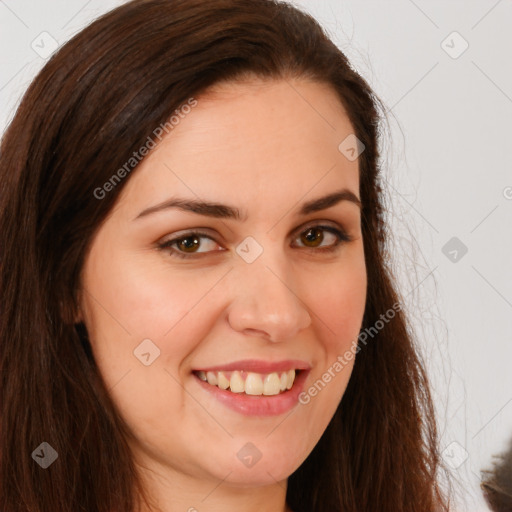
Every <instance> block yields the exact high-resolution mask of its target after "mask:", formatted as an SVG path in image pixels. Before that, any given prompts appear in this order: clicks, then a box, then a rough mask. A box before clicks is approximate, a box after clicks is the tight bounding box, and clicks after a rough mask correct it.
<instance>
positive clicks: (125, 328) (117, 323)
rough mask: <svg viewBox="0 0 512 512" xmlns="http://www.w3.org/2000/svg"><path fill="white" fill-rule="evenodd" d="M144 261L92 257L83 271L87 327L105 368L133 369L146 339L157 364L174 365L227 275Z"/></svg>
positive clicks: (202, 326)
mask: <svg viewBox="0 0 512 512" xmlns="http://www.w3.org/2000/svg"><path fill="white" fill-rule="evenodd" d="M144 258H145V256H144V255H143V254H142V255H140V258H139V256H134V255H130V256H125V257H123V255H122V254H120V255H119V256H118V257H115V255H111V256H110V257H109V258H106V257H101V255H100V254H94V253H93V254H92V257H91V260H90V261H89V263H88V264H87V265H86V267H85V269H84V288H85V290H86V293H85V296H84V299H85V301H84V302H85V306H86V307H85V308H84V311H85V312H86V317H87V320H86V325H87V329H88V332H89V336H90V338H91V343H92V344H93V350H94V351H95V356H96V357H97V359H98V361H100V362H103V363H104V365H103V366H105V365H108V366H110V367H112V366H114V367H118V366H121V365H124V366H126V365H127V364H129V363H130V364H131V361H132V360H133V359H134V354H133V351H134V350H136V348H137V347H138V346H139V345H140V344H141V343H142V342H143V340H146V339H150V340H151V341H152V342H153V343H154V344H155V346H156V347H158V350H159V351H160V355H159V358H160V361H159V362H160V363H162V362H164V361H165V362H170V363H171V364H172V361H173V360H175V361H177V360H179V359H182V358H183V357H185V356H186V354H187V353H188V352H189V351H190V350H192V349H193V348H194V343H195V341H194V340H201V337H200V336H201V333H202V332H205V331H207V328H208V321H209V318H210V316H211V315H210V316H208V315H206V314H205V310H204V307H205V303H208V300H207V298H208V295H209V293H210V292H211V291H212V290H213V289H214V288H215V286H216V284H217V283H219V280H220V279H221V278H222V275H223V274H224V273H225V270H224V271H221V270H220V269H219V270H211V271H209V272H205V273H201V272H199V271H195V272H194V271H192V270H189V271H188V272H187V271H182V272H178V271H176V270H174V271H172V272H171V271H170V270H169V265H168V264H167V265H166V264H165V262H164V263H161V262H156V263H155V264H154V265H147V264H146V265H143V263H144V262H143V260H144ZM198 316H199V318H200V319H201V321H200V322H199V321H198Z"/></svg>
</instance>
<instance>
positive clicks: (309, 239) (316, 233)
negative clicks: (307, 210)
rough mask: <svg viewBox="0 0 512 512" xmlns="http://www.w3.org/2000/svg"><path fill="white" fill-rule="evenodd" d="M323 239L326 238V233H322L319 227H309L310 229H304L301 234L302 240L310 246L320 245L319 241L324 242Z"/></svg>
mask: <svg viewBox="0 0 512 512" xmlns="http://www.w3.org/2000/svg"><path fill="white" fill-rule="evenodd" d="M323 239H324V235H323V233H322V230H321V229H319V228H318V227H315V228H309V229H308V230H306V231H304V233H303V234H302V236H301V240H302V241H303V242H304V243H305V244H306V245H307V246H308V247H318V245H319V243H322V241H323ZM318 242H319V243H318ZM309 244H312V245H309Z"/></svg>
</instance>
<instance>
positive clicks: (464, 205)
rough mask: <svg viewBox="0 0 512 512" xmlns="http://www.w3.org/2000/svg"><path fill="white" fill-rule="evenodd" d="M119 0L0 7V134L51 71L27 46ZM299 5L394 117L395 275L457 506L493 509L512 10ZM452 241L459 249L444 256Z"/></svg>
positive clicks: (510, 196)
mask: <svg viewBox="0 0 512 512" xmlns="http://www.w3.org/2000/svg"><path fill="white" fill-rule="evenodd" d="M121 3H123V2H121V1H114V0H108V1H100V0H89V1H86V0H66V1H65V0H51V1H50V0H46V1H44V2H42V1H39V2H37V1H35V0H32V1H28V0H0V29H1V34H0V43H1V45H0V64H1V66H0V105H1V111H0V130H1V131H3V129H4V127H5V126H6V125H7V123H8V121H9V120H10V119H11V118H12V116H13V114H14V111H15V109H16V106H17V104H18V101H19V99H20V97H21V94H22V92H23V91H24V90H25V89H26V87H27V86H28V84H29V83H30V81H31V80H32V78H33V77H34V76H35V74H36V72H37V71H38V70H39V69H40V68H41V66H42V65H43V64H44V62H45V59H44V58H42V57H41V56H39V55H38V54H37V53H36V51H35V50H34V49H33V48H32V45H33V46H36V45H39V48H40V50H39V51H40V53H41V52H43V51H44V48H46V49H47V50H48V49H51V38H54V39H55V41H56V42H57V43H58V44H62V43H64V42H65V41H66V40H67V39H69V38H70V37H71V36H72V35H73V34H75V33H76V32H78V31H79V30H80V29H81V28H83V27H84V26H85V24H87V23H88V22H89V21H91V20H92V19H94V18H95V17H97V16H98V15H100V14H102V13H103V12H105V11H107V10H109V9H110V8H112V7H115V6H116V5H120V4H121ZM293 3H295V4H296V5H298V6H302V7H303V8H305V9H306V10H308V11H309V12H310V13H311V14H313V16H314V17H315V18H317V19H318V20H319V21H320V22H321V24H322V25H323V26H324V27H325V29H326V30H327V31H328V33H329V35H330V36H331V37H332V38H333V39H334V41H335V42H336V43H337V44H338V46H339V47H340V48H341V49H342V50H343V51H344V52H345V53H346V54H347V56H348V57H349V59H350V60H351V62H352V63H353V65H354V67H355V68H356V69H357V70H358V71H359V72H360V73H361V74H362V75H363V76H364V77H365V78H366V79H367V80H368V82H369V83H370V85H371V86H372V87H373V88H374V90H375V92H376V93H377V95H378V96H379V97H380V98H381V99H382V100H383V101H384V102H385V105H386V107H387V109H388V120H389V126H384V129H385V130H388V133H387V135H386V136H385V138H384V139H383V141H382V152H383V161H382V165H383V173H384V175H385V183H386V186H387V190H388V191H389V201H390V204H389V214H390V215H389V221H390V223H391V227H392V231H393V234H394V246H393V251H394V255H395V263H394V266H395V268H396V272H397V275H398V277H399V280H400V286H401V290H402V294H403V296H404V298H405V303H406V304H407V307H408V310H409V312H410V314H411V319H412V321H413V324H414V326H415V329H416V332H417V336H418V340H419V343H420V345H421V348H422V351H423V353H424V356H425V358H426V360H427V364H428V369H429V372H430V375H431V378H432V380H433V391H434V397H435V401H436V407H437V409H438V414H439V427H440V433H441V435H442V449H443V450H444V449H445V448H446V451H445V452H444V454H445V457H446V460H447V462H448V463H449V464H450V465H451V466H452V467H453V470H452V472H453V476H454V477H455V479H456V481H457V482H459V487H458V488H456V489H455V490H456V492H457V494H456V497H457V500H458V507H457V510H459V511H468V512H475V511H484V510H487V507H486V506H485V503H484V501H483V499H482V497H481V495H480V490H479V480H478V479H479V475H480V470H481V469H483V468H485V467H489V465H490V463H491V462H492V455H493V454H497V453H499V452H502V451H504V450H505V449H506V448H507V445H508V443H509V441H510V440H511V438H512V372H511V371H510V366H511V361H512V270H511V262H512V159H511V146H512V128H511V120H512V2H511V1H510V0H499V1H496V0H492V1H489V2H488V1H483V0H478V1H475V0H473V1H468V0H464V1H452V0H450V1H446V0H445V1H438V0H436V1H433V0H430V1H427V0H415V1H413V0H393V1H390V0H387V1H386V2H383V1H377V0H375V1H370V0H319V1H313V0H300V1H299V0H295V1H294V2H293ZM42 32H48V34H50V36H48V35H42V36H41V33H42ZM453 32H457V33H458V34H453ZM443 41H444V43H443ZM466 44H467V45H468V47H467V49H466V50H465V51H464V52H463V53H461V51H462V50H463V49H464V47H465V46H466ZM450 53H451V55H450ZM459 53H461V54H460V55H459ZM454 57H456V58H454ZM0 186H1V185H0ZM452 237H457V239H458V241H457V242H456V243H457V244H459V246H458V247H457V246H453V247H451V246H448V248H446V249H445V251H444V252H446V253H447V255H445V254H444V253H443V247H444V246H445V244H446V243H447V242H448V241H449V240H450V239H451V238H452ZM460 244H464V246H465V247H466V248H467V253H466V254H464V255H462V252H461V249H460V247H462V246H461V245H460ZM453 251H456V252H453ZM453 259H455V261H452V260H453ZM466 456H467V458H465V457H466Z"/></svg>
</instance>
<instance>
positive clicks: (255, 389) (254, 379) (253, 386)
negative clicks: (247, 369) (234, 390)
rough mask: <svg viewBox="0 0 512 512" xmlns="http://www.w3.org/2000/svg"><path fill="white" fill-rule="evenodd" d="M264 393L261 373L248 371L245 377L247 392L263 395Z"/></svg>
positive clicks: (248, 393) (247, 393)
mask: <svg viewBox="0 0 512 512" xmlns="http://www.w3.org/2000/svg"><path fill="white" fill-rule="evenodd" d="M262 393H263V381H262V380H261V375H259V374H257V373H248V374H247V377H246V378H245V394H246V395H261V394H262Z"/></svg>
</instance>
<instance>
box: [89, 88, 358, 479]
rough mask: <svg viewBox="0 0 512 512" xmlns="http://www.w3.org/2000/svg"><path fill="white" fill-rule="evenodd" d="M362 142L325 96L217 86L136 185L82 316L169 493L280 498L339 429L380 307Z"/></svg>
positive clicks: (103, 249) (139, 446)
mask: <svg viewBox="0 0 512 512" xmlns="http://www.w3.org/2000/svg"><path fill="white" fill-rule="evenodd" d="M187 111H188V109H187ZM155 128H156V127H155ZM351 134H353V128H352V126H351V124H350V123H349V120H348V118H347V116H346V114H345V112H344V110H343V108H342V106H341V103H340V102H339V100H338V99H337V97H336V96H335V93H334V92H333V91H331V89H330V88H328V87H327V86H325V85H322V84H318V83H313V82H306V81H295V82H292V81H284V80H283V81H267V82H262V81H259V80H254V81H252V82H243V83H237V84H233V83H230V84H223V85H217V86H216V87H215V88H214V89H212V90H210V91H209V92H208V94H206V95H203V96H200V97H198V98H197V105H196V106H194V107H191V109H190V112H189V113H188V114H186V115H185V114H183V117H182V118H180V121H179V123H178V124H177V125H175V126H174V128H173V129H172V130H171V132H170V134H169V135H166V136H165V137H164V138H163V140H162V142H161V143H160V144H159V145H158V146H157V147H156V148H155V149H154V150H152V151H151V152H150V153H149V155H148V156H147V157H146V158H145V159H144V160H143V161H142V162H141V164H140V165H139V166H138V167H137V168H136V170H134V171H133V174H132V175H131V176H129V177H127V178H125V179H127V180H128V182H127V183H126V186H125V188H124V190H123V192H122V194H121V195H120V198H119V200H118V202H117V203H116V206H115V208H114V209H113V211H112V212H111V215H110V216H109V217H108V218H107V220H106V221H105V223H104V224H103V225H102V226H101V227H100V229H99V231H98V232H97V235H96V236H95V238H94V239H93V241H92V245H91V247H90V251H89V252H88V254H87V256H86V261H85V265H84V268H83V273H82V298H81V313H80V315H81V319H82V320H83V321H84V322H85V324H86V327H87V330H88V332H89V336H90V341H91V345H92V349H93V353H94V357H95V360H96V361H97V364H98V367H99V370H100V372H101V375H102V377H103V379H104V381H105V383H106V386H107V388H108V389H109V392H110V394H111V396H112V398H113V401H114V403H115V404H116V406H117V408H118V410H119V412H120V414H121V415H122V416H123V418H124V419H125V420H126V422H127V423H128V425H129V427H130V428H131V430H132V431H133V434H134V440H133V441H131V443H132V447H133V450H134V453H135V454H136V456H137V460H138V461H139V462H140V463H141V464H142V465H144V466H146V467H148V468H150V469H152V470H153V471H156V472H157V473H159V474H161V475H165V476H162V478H166V479H167V477H169V478H168V479H167V480H166V481H171V477H172V479H173V481H180V479H181V481H182V482H184V481H186V480H187V479H192V480H196V481H202V482H205V483H206V484H207V485H209V488H210V489H212V488H213V487H212V482H213V483H214V484H215V485H217V484H218V482H219V481H224V482H225V483H227V484H230V485H231V486H235V487H247V486H263V485H270V484H275V482H279V481H282V480H284V479H286V478H287V477H288V476H289V475H290V474H291V473H292V472H293V471H294V470H296V469H297V468H298V466H299V465H300V464H301V463H302V462H303V461H304V460H305V458H306V457H307V456H308V454H309V453H310V452H311V450H312V449H313V447H314V446H315V444H316V443H317V441H318V440H319V438H320V436H321V435H322V433H323V432H324V430H325V428H326V427H327V425H328V423H329V421H330V420H331V418H332V416H333V414H334V412H335V410H336V408H337V406H338V404H339V402H340V400H341V398H342V396H343V393H344V391H345V388H346V386H347V383H348V380H349V377H350V374H351V371H352V365H353V362H352V361H350V360H349V361H348V362H346V363H344V364H343V365H341V364H340V363H339V360H338V358H339V357H340V356H343V354H345V352H346V351H347V350H350V349H351V348H353V343H354V341H355V340H356V339H357V336H358V333H359V330H360V328H361V323H362V317H363V312H364V307H365V299H366V268H365V261H364V251H363V240H362V235H361V218H360V213H361V211H360V207H359V205H358V204H357V203H356V202H354V201H353V200H351V199H350V197H351V194H352V195H353V196H355V198H360V195H359V176H358V161H357V159H354V158H347V157H346V156H345V154H348V155H349V156H350V155H351V153H350V151H349V152H347V151H346V145H347V144H348V143H349V142H347V141H346V142H344V143H343V141H344V140H345V139H346V138H347V137H348V136H349V135H351ZM155 140H156V139H155ZM348 141H350V139H348ZM341 143H343V144H342V147H341V149H340V148H339V146H340V144H341ZM340 191H345V193H344V195H342V196H341V199H340V197H338V200H337V201H336V200H333V201H325V202H322V201H318V200H319V199H321V198H325V197H327V196H330V195H331V194H333V193H337V192H340ZM178 198H179V201H180V203H182V207H179V206H170V204H169V202H170V201H171V200H172V201H178ZM199 202H204V203H212V204H213V203H214V204H215V207H213V206H208V207H207V206H204V205H203V206H201V207H199V206H196V207H194V208H192V207H191V206H185V205H187V204H189V203H191V204H192V203H199ZM220 205H225V206H222V207H221V206H220ZM308 205H309V208H306V206H308ZM311 205H313V206H314V205H316V207H313V206H311ZM192 210H195V211H192ZM303 210H305V211H303ZM234 212H237V213H238V215H239V218H237V217H235V216H234V215H233V213H234ZM321 226H322V227H321ZM337 231H339V232H341V233H342V236H341V237H340V236H339V235H338V234H337ZM198 233H200V234H198ZM343 233H345V234H346V235H347V236H348V237H349V239H348V240H345V239H344V238H343ZM337 361H338V364H336V362H337ZM340 366H342V369H340ZM222 370H224V371H222ZM293 370H296V371H297V370H301V371H300V372H298V375H297V376H296V378H295V380H293V377H292V375H289V373H293ZM290 371H291V372H290ZM208 372H209V373H208ZM219 372H220V373H219ZM326 372H328V373H329V375H327V377H326V376H325V375H324V374H325V373H326ZM283 374H284V376H283ZM329 377H330V378H329ZM205 378H207V379H208V380H209V381H210V382H205V381H204V380H203V379H205ZM292 382H293V384H292ZM215 383H217V384H215ZM315 383H316V388H315V389H316V392H315V391H313V392H311V393H309V392H308V390H309V389H310V388H311V387H312V386H313V387H314V385H315ZM228 384H229V388H228V389H221V388H226V387H227V385H228ZM290 386H291V388H290V389H288V388H289V387H290ZM231 388H233V389H231ZM283 388H285V389H284V391H283ZM301 392H302V394H301V395H300V396H301V399H300V401H299V393H301ZM262 393H264V394H262Z"/></svg>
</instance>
